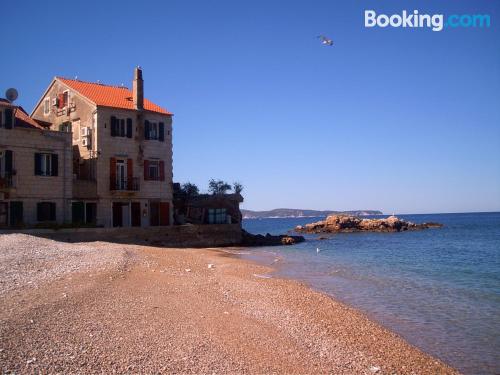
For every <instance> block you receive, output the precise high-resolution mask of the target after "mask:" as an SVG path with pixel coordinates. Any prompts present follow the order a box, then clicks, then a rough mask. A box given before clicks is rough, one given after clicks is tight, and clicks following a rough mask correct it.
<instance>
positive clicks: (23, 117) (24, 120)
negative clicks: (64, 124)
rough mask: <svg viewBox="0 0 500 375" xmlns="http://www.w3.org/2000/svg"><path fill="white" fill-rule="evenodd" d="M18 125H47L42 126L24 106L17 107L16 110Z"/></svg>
mask: <svg viewBox="0 0 500 375" xmlns="http://www.w3.org/2000/svg"><path fill="white" fill-rule="evenodd" d="M16 126H19V127H22V128H36V129H45V127H43V126H41V125H40V124H39V123H38V122H36V121H35V120H34V119H32V118H31V117H30V116H29V115H28V114H27V113H26V111H25V110H24V109H23V107H17V111H16Z"/></svg>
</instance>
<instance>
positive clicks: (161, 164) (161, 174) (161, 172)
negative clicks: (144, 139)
mask: <svg viewBox="0 0 500 375" xmlns="http://www.w3.org/2000/svg"><path fill="white" fill-rule="evenodd" d="M160 181H165V163H164V162H163V160H160Z"/></svg>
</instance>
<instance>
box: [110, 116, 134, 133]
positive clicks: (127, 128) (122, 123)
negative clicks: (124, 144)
mask: <svg viewBox="0 0 500 375" xmlns="http://www.w3.org/2000/svg"><path fill="white" fill-rule="evenodd" d="M111 136H112V137H127V138H132V119H131V118H127V119H119V118H116V117H115V116H111Z"/></svg>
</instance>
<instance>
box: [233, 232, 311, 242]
mask: <svg viewBox="0 0 500 375" xmlns="http://www.w3.org/2000/svg"><path fill="white" fill-rule="evenodd" d="M303 241H305V239H304V237H302V236H290V235H278V236H275V235H272V234H269V233H267V234H266V235H265V236H263V235H262V234H251V233H248V232H247V231H245V230H242V240H241V245H242V246H280V245H294V244H297V243H299V242H303Z"/></svg>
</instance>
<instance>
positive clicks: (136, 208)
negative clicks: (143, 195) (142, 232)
mask: <svg viewBox="0 0 500 375" xmlns="http://www.w3.org/2000/svg"><path fill="white" fill-rule="evenodd" d="M131 206H132V207H131V209H132V226H133V227H140V226H141V204H140V203H139V202H132V204H131Z"/></svg>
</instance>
